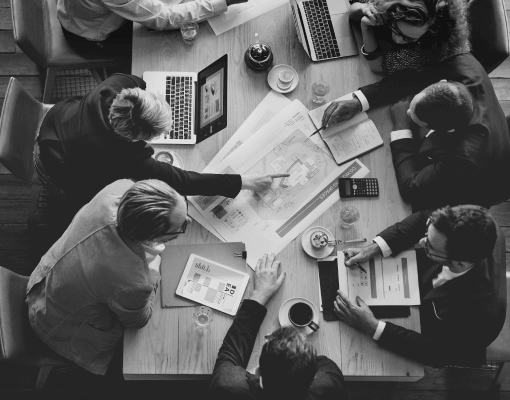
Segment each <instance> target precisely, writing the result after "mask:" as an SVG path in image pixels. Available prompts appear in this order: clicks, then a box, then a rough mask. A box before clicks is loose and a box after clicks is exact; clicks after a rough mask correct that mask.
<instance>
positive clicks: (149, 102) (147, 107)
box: [108, 88, 173, 142]
mask: <svg viewBox="0 0 510 400" xmlns="http://www.w3.org/2000/svg"><path fill="white" fill-rule="evenodd" d="M108 118H109V120H110V125H111V126H112V128H113V130H114V131H115V133H117V134H118V135H119V136H121V137H123V138H125V139H127V140H129V141H133V142H134V141H138V140H145V141H149V140H151V139H154V138H156V137H158V136H159V135H161V134H163V133H164V132H169V131H171V130H172V124H173V121H172V108H171V107H170V105H169V104H168V103H166V102H165V101H163V100H161V99H159V98H158V97H156V95H154V94H153V93H149V92H147V91H145V90H142V89H140V88H129V89H123V90H122V91H121V92H120V93H119V94H118V95H117V97H115V99H114V100H113V102H112V105H111V106H110V114H109V116H108Z"/></svg>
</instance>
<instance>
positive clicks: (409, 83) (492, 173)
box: [323, 54, 510, 211]
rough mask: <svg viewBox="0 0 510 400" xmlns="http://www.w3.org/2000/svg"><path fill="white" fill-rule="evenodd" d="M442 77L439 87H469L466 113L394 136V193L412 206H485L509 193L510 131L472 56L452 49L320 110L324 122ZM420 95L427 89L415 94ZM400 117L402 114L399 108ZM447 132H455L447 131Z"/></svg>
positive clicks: (401, 95)
mask: <svg viewBox="0 0 510 400" xmlns="http://www.w3.org/2000/svg"><path fill="white" fill-rule="evenodd" d="M443 79H447V80H448V84H446V85H444V86H448V85H449V84H450V86H451V83H453V82H456V83H457V84H459V85H461V86H462V87H465V88H466V89H467V91H468V93H469V95H470V97H471V102H472V112H471V114H470V115H469V116H466V115H464V116H462V114H459V115H458V116H457V117H456V116H455V113H450V114H447V115H446V120H443V121H441V122H443V123H441V124H437V123H436V124H435V125H431V126H429V129H427V131H429V130H430V129H433V130H434V131H433V132H431V133H429V134H428V135H427V136H426V137H423V136H425V135H423V136H420V135H416V134H415V135H414V138H413V137H410V136H409V135H408V136H406V137H402V136H399V135H398V134H395V133H392V138H391V151H392V155H393V164H394V168H395V173H396V176H397V182H398V185H399V190H400V193H401V195H402V198H403V199H404V200H405V201H407V202H410V203H412V205H413V210H415V211H419V210H425V209H434V208H437V207H441V206H445V205H450V206H453V205H457V204H477V205H481V206H483V207H486V208H488V207H490V205H492V204H496V203H497V202H500V201H503V200H506V199H507V198H508V197H510V184H509V182H510V176H509V175H510V136H509V133H508V125H507V122H506V118H505V115H504V113H503V110H502V109H501V106H500V105H499V102H498V99H497V97H496V94H495V92H494V88H493V87H492V83H491V81H490V79H489V77H488V76H487V73H486V72H485V70H484V69H483V67H482V66H481V65H480V63H479V62H478V61H477V60H476V59H475V58H474V57H473V56H472V55H471V54H458V55H455V56H452V57H450V58H447V59H446V60H444V61H443V62H442V63H441V64H439V65H438V66H437V67H436V68H434V69H424V70H422V71H420V72H419V73H417V72H414V73H413V72H409V73H399V74H395V75H392V76H389V77H386V78H384V79H382V80H381V81H380V82H377V83H374V84H372V85H367V86H365V87H362V88H361V89H360V90H358V91H356V92H354V98H353V99H352V100H346V101H336V102H333V103H332V104H331V105H330V106H329V107H328V108H327V109H326V111H325V113H324V118H323V125H324V124H332V123H336V122H340V121H345V120H347V119H350V118H352V117H353V116H354V115H356V114H357V113H358V112H360V111H366V110H368V109H369V108H373V107H378V106H381V105H385V104H393V103H396V102H398V101H400V100H401V99H403V98H406V97H408V96H409V95H414V94H416V93H419V92H420V91H422V90H423V89H425V88H427V87H428V86H430V85H433V84H437V83H438V82H440V81H441V80H443ZM424 93H426V90H425V91H424V92H421V93H420V94H419V95H418V96H417V97H419V96H420V95H423V94H424ZM415 99H416V97H415ZM432 99H433V101H434V102H435V103H436V104H437V106H436V107H430V109H432V110H435V111H436V112H437V113H438V114H440V113H441V110H442V109H443V106H444V101H443V102H441V99H440V98H439V97H434V96H432ZM404 107H405V106H402V107H400V108H401V109H403V108H404ZM460 108H462V107H460ZM450 110H454V109H453V108H450ZM404 111H407V109H405V110H404ZM398 114H399V115H402V114H403V115H404V116H405V112H404V113H402V112H400V113H398ZM424 115H428V114H427V113H425V114H424ZM459 118H461V120H460V121H459ZM413 119H414V120H415V118H413ZM462 119H464V120H462ZM400 120H401V118H400V119H399V120H397V121H395V118H394V123H395V125H396V126H395V129H397V130H398V129H401V128H402V127H399V126H397V125H398V122H399V121H400ZM408 122H410V121H408ZM436 122H437V121H436ZM451 122H457V124H455V126H453V125H451ZM459 122H460V123H459ZM462 122H464V123H462ZM448 125H450V126H448ZM405 128H406V129H407V128H409V126H405ZM451 129H453V130H454V131H453V132H447V130H451ZM425 133H427V132H425Z"/></svg>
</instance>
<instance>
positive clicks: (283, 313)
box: [278, 297, 319, 335]
mask: <svg viewBox="0 0 510 400" xmlns="http://www.w3.org/2000/svg"><path fill="white" fill-rule="evenodd" d="M296 303H306V304H308V305H309V306H310V307H312V310H313V320H312V321H313V322H315V323H316V324H317V325H319V313H318V311H317V308H316V307H315V305H314V304H313V303H312V302H311V301H310V300H307V299H304V298H302V297H293V298H291V299H288V300H287V301H286V302H285V303H283V304H282V306H281V307H280V311H278V321H279V322H280V325H281V326H294V325H292V322H290V319H289V310H290V308H291V307H292V306H293V305H294V304H296ZM298 329H299V330H300V331H301V332H302V333H304V334H305V335H309V334H310V333H312V332H314V331H313V330H312V329H311V328H309V327H307V326H305V327H304V328H298Z"/></svg>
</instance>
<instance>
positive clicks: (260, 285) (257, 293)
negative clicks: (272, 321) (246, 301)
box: [250, 254, 286, 305]
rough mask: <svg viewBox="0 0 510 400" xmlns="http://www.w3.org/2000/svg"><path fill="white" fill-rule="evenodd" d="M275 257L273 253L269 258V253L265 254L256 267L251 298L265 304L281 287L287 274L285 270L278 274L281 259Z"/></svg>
mask: <svg viewBox="0 0 510 400" xmlns="http://www.w3.org/2000/svg"><path fill="white" fill-rule="evenodd" d="M274 258H275V256H274V254H271V255H270V256H269V258H268V257H267V254H264V256H263V257H262V258H261V259H260V260H258V261H257V266H256V267H255V288H254V290H253V294H252V295H251V297H250V299H251V300H255V301H256V302H258V303H260V304H262V305H265V304H266V303H267V302H268V300H269V299H270V298H271V296H273V294H275V293H276V292H277V291H278V289H280V286H282V282H283V279H284V278H285V275H286V273H285V272H282V273H281V274H280V275H278V267H279V266H280V261H276V260H275V259H274Z"/></svg>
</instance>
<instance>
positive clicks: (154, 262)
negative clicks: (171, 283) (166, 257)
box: [149, 256, 161, 274]
mask: <svg viewBox="0 0 510 400" xmlns="http://www.w3.org/2000/svg"><path fill="white" fill-rule="evenodd" d="M160 266H161V256H156V257H155V258H154V259H153V260H152V261H151V262H149V269H153V270H154V271H156V272H157V273H158V274H159V267H160Z"/></svg>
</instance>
